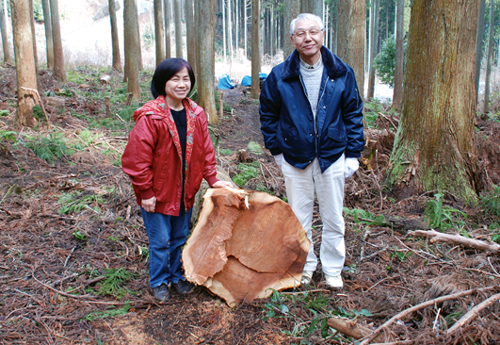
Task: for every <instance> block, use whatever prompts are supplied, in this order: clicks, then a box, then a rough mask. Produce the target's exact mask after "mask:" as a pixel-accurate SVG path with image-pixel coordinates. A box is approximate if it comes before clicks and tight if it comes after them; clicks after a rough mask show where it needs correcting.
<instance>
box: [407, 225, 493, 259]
mask: <svg viewBox="0 0 500 345" xmlns="http://www.w3.org/2000/svg"><path fill="white" fill-rule="evenodd" d="M408 235H411V236H415V237H425V238H430V239H431V243H434V242H446V243H451V244H460V245H463V246H464V247H468V248H473V249H477V250H481V251H485V252H490V253H493V254H495V255H500V245H498V244H496V243H488V242H485V241H480V240H475V239H473V238H467V237H463V236H460V235H450V234H444V233H441V232H437V231H434V230H429V231H424V230H415V231H409V232H408Z"/></svg>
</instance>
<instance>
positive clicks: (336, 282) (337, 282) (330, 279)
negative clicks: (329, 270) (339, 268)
mask: <svg viewBox="0 0 500 345" xmlns="http://www.w3.org/2000/svg"><path fill="white" fill-rule="evenodd" d="M325 280H326V285H328V286H329V287H331V288H334V289H341V288H342V287H344V282H343V281H342V277H341V276H340V274H339V275H337V276H329V275H328V274H325Z"/></svg>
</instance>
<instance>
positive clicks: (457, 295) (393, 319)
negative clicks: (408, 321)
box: [359, 286, 498, 345]
mask: <svg viewBox="0 0 500 345" xmlns="http://www.w3.org/2000/svg"><path fill="white" fill-rule="evenodd" d="M497 288H498V286H488V287H484V288H479V289H471V290H467V291H461V292H457V293H454V294H451V295H447V296H442V297H438V298H434V299H432V300H430V301H426V302H424V303H420V304H418V305H416V306H413V307H411V308H408V309H405V310H403V311H402V312H400V313H398V314H396V315H394V316H393V317H391V318H390V319H389V320H388V321H386V322H385V323H384V324H383V325H381V326H379V327H378V328H377V329H376V330H375V331H373V333H372V334H370V335H369V336H367V337H366V336H365V338H363V341H362V342H361V343H359V345H367V344H369V343H370V342H371V341H372V340H373V339H375V337H376V336H377V335H379V334H380V332H382V330H383V329H384V328H386V327H388V326H389V325H391V324H393V323H394V322H396V321H397V320H399V319H402V318H404V317H405V316H406V315H409V314H411V313H413V312H414V311H417V310H420V309H423V308H425V307H428V306H431V305H434V304H437V303H441V302H444V301H447V300H450V299H456V298H460V297H463V296H467V295H471V294H473V293H477V292H484V291H490V290H494V289H497Z"/></svg>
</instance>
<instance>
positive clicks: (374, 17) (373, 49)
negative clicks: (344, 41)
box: [367, 0, 380, 99]
mask: <svg viewBox="0 0 500 345" xmlns="http://www.w3.org/2000/svg"><path fill="white" fill-rule="evenodd" d="M379 4H380V0H371V7H370V49H369V54H370V57H369V62H368V93H367V98H368V99H371V98H373V94H374V93H375V67H374V64H373V60H375V56H377V50H378V17H379V16H378V13H379Z"/></svg>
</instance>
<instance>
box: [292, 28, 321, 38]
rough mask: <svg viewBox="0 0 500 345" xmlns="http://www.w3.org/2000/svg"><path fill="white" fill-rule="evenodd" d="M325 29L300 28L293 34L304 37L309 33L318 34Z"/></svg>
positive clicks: (311, 34)
mask: <svg viewBox="0 0 500 345" xmlns="http://www.w3.org/2000/svg"><path fill="white" fill-rule="evenodd" d="M321 31H323V30H320V29H311V30H300V31H297V32H295V33H294V34H293V35H294V36H295V37H297V38H304V37H306V35H307V34H308V33H309V35H310V36H317V35H319V33H320V32H321Z"/></svg>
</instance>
